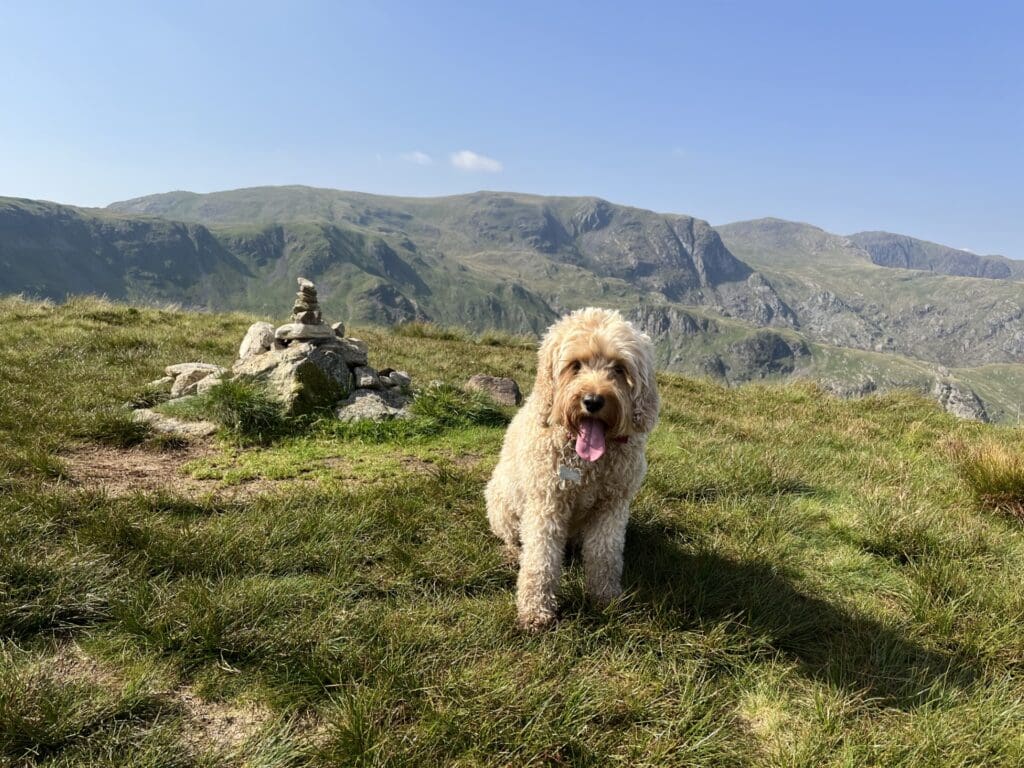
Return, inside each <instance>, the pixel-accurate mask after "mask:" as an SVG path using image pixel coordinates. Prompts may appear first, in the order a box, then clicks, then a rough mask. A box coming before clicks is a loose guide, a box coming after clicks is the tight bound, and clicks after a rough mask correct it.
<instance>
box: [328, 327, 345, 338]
mask: <svg viewBox="0 0 1024 768" xmlns="http://www.w3.org/2000/svg"><path fill="white" fill-rule="evenodd" d="M331 330H332V331H334V335H335V336H337V337H339V338H342V339H343V338H345V324H344V323H335V324H334V325H332V326H331Z"/></svg>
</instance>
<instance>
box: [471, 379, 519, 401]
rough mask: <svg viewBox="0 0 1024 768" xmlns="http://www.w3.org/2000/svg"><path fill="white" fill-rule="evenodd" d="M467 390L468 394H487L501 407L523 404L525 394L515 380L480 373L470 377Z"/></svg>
mask: <svg viewBox="0 0 1024 768" xmlns="http://www.w3.org/2000/svg"><path fill="white" fill-rule="evenodd" d="M465 389H466V391H467V392H473V391H476V392H485V393H487V394H488V395H489V396H490V397H491V399H492V400H494V402H496V403H498V404H499V405H506V406H514V405H519V404H520V403H522V402H523V393H522V392H521V391H520V390H519V385H518V384H517V383H516V380H515V379H508V378H503V377H500V376H488V375H487V374H484V373H478V374H475V375H473V376H470V377H469V380H468V381H467V382H466V386H465Z"/></svg>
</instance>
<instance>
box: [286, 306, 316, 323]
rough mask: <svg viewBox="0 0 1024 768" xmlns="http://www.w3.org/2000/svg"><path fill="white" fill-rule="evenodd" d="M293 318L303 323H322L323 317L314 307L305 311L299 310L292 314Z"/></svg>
mask: <svg viewBox="0 0 1024 768" xmlns="http://www.w3.org/2000/svg"><path fill="white" fill-rule="evenodd" d="M292 320H294V321H295V322H296V323H302V324H303V325H322V324H323V323H322V322H321V321H322V317H321V315H320V312H319V311H317V310H313V309H307V310H305V311H304V312H297V313H295V314H293V315H292Z"/></svg>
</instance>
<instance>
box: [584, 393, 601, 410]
mask: <svg viewBox="0 0 1024 768" xmlns="http://www.w3.org/2000/svg"><path fill="white" fill-rule="evenodd" d="M583 407H584V408H586V409H587V413H597V412H598V411H600V410H601V409H602V408H604V398H603V397H601V396H600V395H584V396H583Z"/></svg>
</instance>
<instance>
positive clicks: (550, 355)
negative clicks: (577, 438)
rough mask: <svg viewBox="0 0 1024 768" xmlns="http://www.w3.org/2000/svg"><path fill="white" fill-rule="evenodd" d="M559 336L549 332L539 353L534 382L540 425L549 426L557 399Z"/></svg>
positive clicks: (541, 344) (534, 395) (542, 341)
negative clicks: (556, 380) (556, 357)
mask: <svg viewBox="0 0 1024 768" xmlns="http://www.w3.org/2000/svg"><path fill="white" fill-rule="evenodd" d="M557 338H558V337H557V334H555V333H553V332H552V331H548V333H547V335H545V336H544V338H543V339H542V340H541V343H540V349H539V350H538V351H537V378H536V379H535V380H534V382H533V395H532V397H535V398H536V399H537V405H538V408H537V414H538V416H539V417H540V425H541V426H542V427H546V426H548V424H549V422H550V419H551V409H552V408H553V407H554V399H555V355H557V354H558V344H557Z"/></svg>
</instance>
